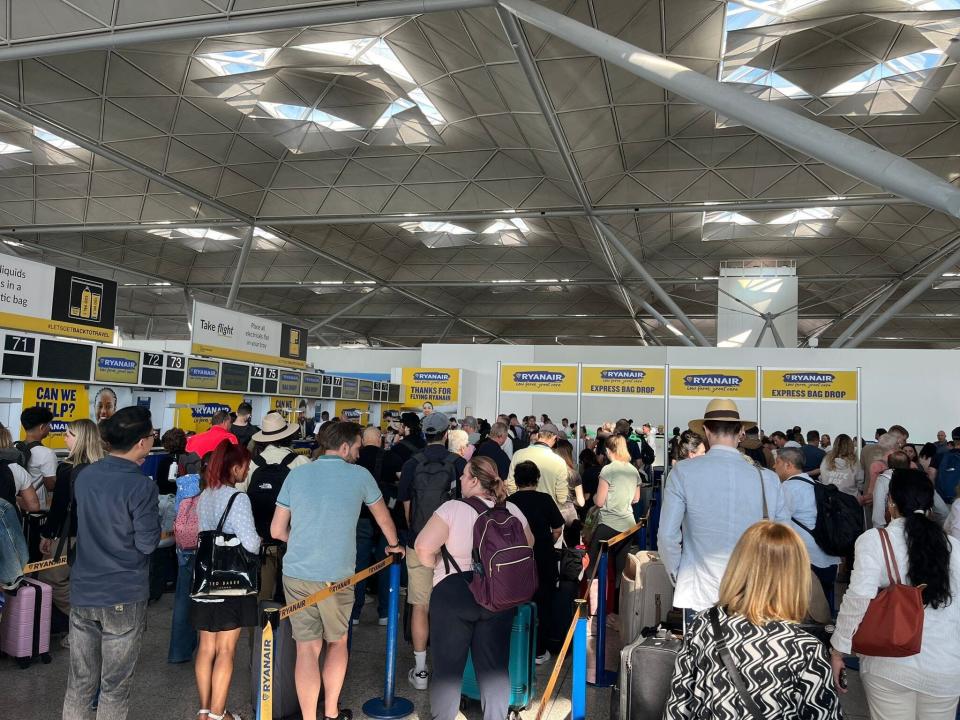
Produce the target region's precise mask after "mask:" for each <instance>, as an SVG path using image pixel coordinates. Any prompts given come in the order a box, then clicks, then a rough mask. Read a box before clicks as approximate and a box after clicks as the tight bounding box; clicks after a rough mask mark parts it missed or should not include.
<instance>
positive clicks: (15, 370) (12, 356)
mask: <svg viewBox="0 0 960 720" xmlns="http://www.w3.org/2000/svg"><path fill="white" fill-rule="evenodd" d="M3 349H4V353H3V368H2V369H3V374H4V375H15V376H20V377H31V376H32V375H33V356H34V355H35V354H36V352H37V339H36V338H32V337H29V336H27V335H7V336H6V337H5V338H4V341H3Z"/></svg>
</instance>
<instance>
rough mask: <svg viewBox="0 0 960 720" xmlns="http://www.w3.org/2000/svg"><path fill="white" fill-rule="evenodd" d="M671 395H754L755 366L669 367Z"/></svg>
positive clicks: (697, 396) (750, 396) (729, 396)
mask: <svg viewBox="0 0 960 720" xmlns="http://www.w3.org/2000/svg"><path fill="white" fill-rule="evenodd" d="M670 396H671V397H695V398H708V399H709V398H719V397H726V398H740V399H747V398H756V397H757V369H756V368H681V367H671V368H670Z"/></svg>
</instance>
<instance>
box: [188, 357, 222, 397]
mask: <svg viewBox="0 0 960 720" xmlns="http://www.w3.org/2000/svg"><path fill="white" fill-rule="evenodd" d="M219 378H220V363H218V362H216V361H214V360H197V359H196V358H189V359H188V360H187V387H188V388H196V389H198V390H216V389H217V387H218V385H219V383H218V380H219Z"/></svg>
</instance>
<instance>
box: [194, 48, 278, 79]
mask: <svg viewBox="0 0 960 720" xmlns="http://www.w3.org/2000/svg"><path fill="white" fill-rule="evenodd" d="M279 50H280V48H260V49H254V50H228V51H226V52H218V53H207V54H205V55H200V56H199V57H198V60H200V62H202V63H203V64H204V65H205V66H206V67H208V68H209V69H210V70H212V71H213V72H215V73H216V74H217V75H237V74H239V73H247V72H256V71H257V70H263V69H264V68H265V67H266V66H267V63H269V62H270V60H271V58H273V56H274V55H276V54H277V52H278V51H279Z"/></svg>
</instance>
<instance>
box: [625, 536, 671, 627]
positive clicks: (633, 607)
mask: <svg viewBox="0 0 960 720" xmlns="http://www.w3.org/2000/svg"><path fill="white" fill-rule="evenodd" d="M672 609H673V584H672V583H671V582H670V576H669V575H667V569H666V568H665V567H664V565H663V562H662V561H661V560H660V556H659V555H658V554H657V553H655V552H649V551H645V550H641V551H640V552H636V553H630V554H629V555H627V560H626V564H625V565H624V567H623V575H622V577H621V578H620V637H621V639H622V640H623V643H624V645H629V644H630V643H632V642H634V641H635V640H637V638H639V637H640V633H641V631H642V630H643V629H644V628H649V627H657V626H658V625H660V624H661V623H664V622H666V621H667V614H668V613H669V612H670V610H672Z"/></svg>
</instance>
